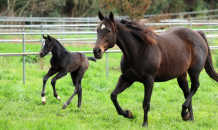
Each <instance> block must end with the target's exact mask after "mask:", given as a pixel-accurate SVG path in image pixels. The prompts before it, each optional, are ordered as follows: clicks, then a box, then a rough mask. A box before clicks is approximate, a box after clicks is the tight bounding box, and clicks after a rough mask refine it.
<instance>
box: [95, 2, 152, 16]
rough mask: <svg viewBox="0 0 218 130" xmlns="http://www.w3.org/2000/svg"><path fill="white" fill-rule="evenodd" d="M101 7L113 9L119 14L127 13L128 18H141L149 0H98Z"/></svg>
mask: <svg viewBox="0 0 218 130" xmlns="http://www.w3.org/2000/svg"><path fill="white" fill-rule="evenodd" d="M99 2H100V3H101V4H102V6H101V7H102V8H104V9H106V11H107V10H111V9H115V10H116V11H117V13H118V14H120V15H128V16H130V19H139V18H142V17H143V15H144V14H145V12H146V11H147V9H148V8H149V7H150V4H151V0H121V1H118V0H99Z"/></svg>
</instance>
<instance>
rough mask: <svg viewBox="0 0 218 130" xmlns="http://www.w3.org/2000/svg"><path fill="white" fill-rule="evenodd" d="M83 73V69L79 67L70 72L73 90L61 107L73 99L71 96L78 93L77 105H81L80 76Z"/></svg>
mask: <svg viewBox="0 0 218 130" xmlns="http://www.w3.org/2000/svg"><path fill="white" fill-rule="evenodd" d="M84 73H85V70H84V69H82V68H79V69H78V70H76V71H74V72H71V73H70V74H71V78H72V80H73V84H74V86H75V90H74V92H73V95H72V96H71V97H70V98H69V99H68V100H67V102H66V103H65V104H64V105H63V107H62V109H65V108H66V107H67V106H68V105H69V104H70V102H71V100H72V99H73V97H74V96H75V95H76V94H78V107H79V108H80V107H81V102H82V87H81V82H82V77H83V75H84Z"/></svg>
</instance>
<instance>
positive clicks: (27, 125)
mask: <svg viewBox="0 0 218 130" xmlns="http://www.w3.org/2000/svg"><path fill="white" fill-rule="evenodd" d="M40 48H41V46H40V45H39V44H26V50H31V51H32V52H39V51H40ZM66 48H67V49H68V50H69V51H91V50H92V48H91V47H90V46H89V45H84V46H81V47H74V46H67V47H66ZM0 52H1V53H6V52H7V53H15V52H18V53H19V52H22V44H6V43H2V44H0ZM121 55H122V54H121V53H113V54H112V53H110V54H109V78H108V79H107V78H106V55H105V54H104V56H103V58H102V59H101V60H97V62H96V63H95V62H92V61H90V62H89V63H90V66H89V69H88V70H87V71H86V73H85V75H84V78H83V80H82V88H83V95H82V97H83V101H82V107H81V109H79V108H77V99H78V98H77V96H75V97H74V99H73V100H72V102H71V104H70V105H69V106H68V107H67V108H66V109H64V110H63V109H61V108H62V105H63V104H64V103H65V102H66V101H67V100H68V99H69V97H70V96H71V95H72V94H73V91H74V88H75V87H74V86H73V85H72V81H71V78H70V75H69V74H68V75H67V76H65V77H63V78H61V79H59V80H58V81H57V83H56V89H57V92H58V95H59V96H60V97H61V101H58V100H57V99H56V98H54V97H53V89H52V86H51V84H50V82H51V78H50V79H49V80H48V82H47V85H46V91H45V92H46V93H45V94H46V96H45V97H46V104H45V105H43V104H42V102H41V89H42V79H43V76H44V75H45V74H46V73H47V71H48V69H49V67H50V64H49V60H50V57H51V56H46V57H45V58H43V61H41V62H38V63H26V66H25V67H26V84H25V85H23V80H22V77H23V75H22V72H23V71H22V67H23V66H22V65H23V64H22V61H21V60H20V59H21V57H1V58H0V82H1V84H0V117H1V118H0V128H1V129H17V130H20V129H22V130H29V129H37V130H39V129H40V130H41V129H48V130H50V129H57V130H60V129H64V130H66V129H82V130H87V129H94V130H96V129H99V130H102V129H110V130H111V129H119V130H120V129H121V130H126V129H133V130H135V129H146V128H142V127H141V124H142V122H143V109H142V101H143V97H144V87H143V85H142V84H141V83H138V82H136V83H134V84H133V85H132V86H131V87H130V88H128V89H127V90H125V91H124V92H123V93H121V94H120V95H119V96H118V101H119V103H120V105H121V106H122V108H123V109H125V110H126V109H129V110H131V111H132V113H133V116H134V118H133V119H127V118H124V117H122V116H119V115H118V114H117V112H116V109H115V107H114V105H113V103H112V101H111V100H110V93H111V92H112V91H113V89H114V88H115V86H116V83H117V81H118V78H119V76H120V74H121V72H120V69H119V64H120V58H121ZM87 56H93V55H92V54H89V55H87ZM213 61H214V65H215V63H216V62H217V61H216V60H215V53H214V55H213ZM42 63H44V65H43V69H41V66H42V65H41V64H42ZM188 81H189V85H190V80H188ZM199 81H200V87H199V89H198V91H197V93H196V94H195V95H194V97H193V100H192V102H193V111H194V117H195V120H194V121H191V122H184V121H182V118H181V116H180V113H181V108H182V104H183V103H184V101H185V99H184V96H183V92H182V90H181V89H180V88H179V86H178V84H177V81H176V79H174V80H171V81H168V82H163V83H155V84H154V89H153V94H152V97H151V108H150V111H149V114H148V122H149V129H151V130H153V129H154V130H156V129H167V130H168V129H187V130H193V129H196V130H199V129H202V130H205V129H214V130H215V129H217V128H218V93H217V92H218V84H217V83H214V82H213V81H212V80H211V79H210V78H209V76H208V75H207V74H206V72H205V71H204V70H203V71H202V73H201V75H200V79H199Z"/></svg>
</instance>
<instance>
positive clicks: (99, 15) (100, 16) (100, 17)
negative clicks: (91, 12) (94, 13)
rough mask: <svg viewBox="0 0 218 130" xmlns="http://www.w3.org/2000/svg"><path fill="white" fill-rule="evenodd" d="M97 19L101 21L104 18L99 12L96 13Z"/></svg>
mask: <svg viewBox="0 0 218 130" xmlns="http://www.w3.org/2000/svg"><path fill="white" fill-rule="evenodd" d="M98 17H99V19H100V20H101V21H102V20H103V19H104V16H103V15H102V13H101V12H100V11H99V12H98Z"/></svg>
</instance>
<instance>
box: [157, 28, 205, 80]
mask: <svg viewBox="0 0 218 130" xmlns="http://www.w3.org/2000/svg"><path fill="white" fill-rule="evenodd" d="M157 44H158V47H159V49H160V51H161V53H162V61H161V64H160V67H159V69H158V71H157V73H156V77H155V80H156V81H167V80H170V79H173V78H177V77H179V76H180V75H182V74H184V73H186V72H187V71H188V70H189V69H192V68H193V67H194V68H197V69H198V70H202V69H203V67H204V63H205V60H206V57H207V45H206V43H205V41H204V40H203V38H202V37H201V36H200V35H199V34H198V33H197V32H195V31H193V30H191V29H188V28H185V27H172V28H170V29H168V30H167V31H166V32H164V33H161V34H158V35H157Z"/></svg>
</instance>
